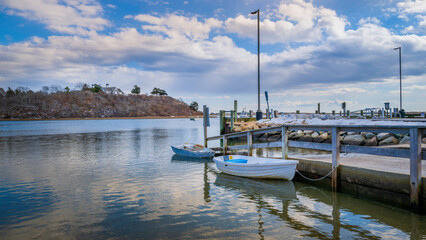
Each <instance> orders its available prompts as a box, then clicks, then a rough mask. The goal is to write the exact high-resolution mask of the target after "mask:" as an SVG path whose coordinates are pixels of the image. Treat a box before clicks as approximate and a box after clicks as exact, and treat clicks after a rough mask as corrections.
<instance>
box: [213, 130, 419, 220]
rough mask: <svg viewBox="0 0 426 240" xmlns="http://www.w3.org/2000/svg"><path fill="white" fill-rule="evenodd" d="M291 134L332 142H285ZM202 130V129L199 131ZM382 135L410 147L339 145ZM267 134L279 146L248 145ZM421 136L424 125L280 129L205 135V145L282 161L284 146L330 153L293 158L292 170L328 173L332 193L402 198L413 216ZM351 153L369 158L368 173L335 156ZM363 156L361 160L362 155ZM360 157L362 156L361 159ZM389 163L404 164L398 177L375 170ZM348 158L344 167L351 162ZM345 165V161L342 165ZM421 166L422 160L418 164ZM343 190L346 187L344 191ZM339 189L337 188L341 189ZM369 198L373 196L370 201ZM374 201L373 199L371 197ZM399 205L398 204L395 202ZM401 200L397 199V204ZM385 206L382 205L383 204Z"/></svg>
mask: <svg viewBox="0 0 426 240" xmlns="http://www.w3.org/2000/svg"><path fill="white" fill-rule="evenodd" d="M291 130H314V131H322V132H331V136H332V139H331V140H332V143H331V144H330V143H314V142H299V141H290V140H289V139H288V135H289V132H290V131H291ZM205 131H206V130H205ZM342 131H344V132H388V133H394V134H409V135H410V145H409V147H408V146H407V148H406V149H404V148H389V147H370V146H352V145H341V143H340V132H342ZM271 132H281V134H282V140H281V141H279V142H268V143H257V144H254V143H253V136H254V135H259V134H265V133H271ZM424 134H426V124H425V125H424V126H415V125H413V126H393V125H392V126H371V125H350V126H346V125H282V126H280V127H271V128H263V129H257V130H250V131H246V132H240V133H230V134H224V135H219V136H213V137H207V136H206V135H207V134H205V145H206V147H207V145H208V144H207V143H208V142H209V141H213V140H222V153H223V154H227V153H228V152H229V151H235V150H240V151H241V150H245V151H246V153H247V154H248V155H252V152H253V149H256V148H269V147H281V148H282V159H294V158H290V157H289V155H288V149H289V147H296V148H305V149H315V150H325V151H330V152H331V160H328V161H327V160H324V159H323V160H320V161H318V160H316V159H300V158H299V159H298V160H299V162H300V164H299V165H298V171H300V172H302V173H304V174H308V175H310V176H314V177H315V176H323V175H326V174H327V173H329V172H330V171H332V173H331V176H330V177H329V178H328V181H330V182H331V183H330V184H331V187H332V189H333V191H341V190H344V191H347V190H348V189H349V190H350V189H352V190H350V191H351V192H353V191H355V190H357V189H358V190H359V189H363V188H364V187H366V188H367V190H360V191H361V192H355V194H360V193H363V195H365V196H369V195H371V193H375V194H372V195H373V196H376V197H378V196H380V195H384V196H388V197H387V198H392V196H393V194H394V195H401V196H402V197H401V198H398V199H405V198H407V201H406V204H398V205H407V206H410V208H411V209H412V210H414V211H416V212H425V211H426V196H425V195H426V194H425V193H426V190H425V187H426V186H425V185H426V180H425V178H422V160H426V150H422V144H421V137H422V135H424ZM239 137H246V139H247V143H246V144H242V145H237V146H228V139H231V138H239ZM341 152H344V153H357V154H363V156H364V155H365V156H369V157H367V159H368V158H369V159H370V161H369V164H370V166H369V168H365V166H363V164H355V165H350V164H349V165H347V164H342V161H343V160H342V159H343V158H341V156H340V153H341ZM366 154H367V155H366ZM364 158H365V157H364ZM389 159H393V160H397V159H399V162H400V163H399V164H406V165H405V166H406V168H407V170H408V169H409V171H407V172H408V173H409V174H407V173H398V172H394V171H390V170H389V169H385V170H380V166H382V165H386V164H387V163H390V160H389ZM357 161H358V159H357V157H354V158H353V159H352V160H351V161H349V162H357ZM343 162H345V163H346V162H347V161H343ZM423 163H424V161H423ZM371 165H373V166H374V165H376V166H377V170H374V169H371ZM325 181H327V180H325ZM348 186H349V187H348ZM342 187H343V189H342ZM373 198H374V197H373ZM375 199H376V200H379V199H378V198H375ZM397 201H399V202H401V200H397ZM402 201H403V200H402ZM385 202H388V201H386V200H385Z"/></svg>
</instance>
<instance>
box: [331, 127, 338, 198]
mask: <svg viewBox="0 0 426 240" xmlns="http://www.w3.org/2000/svg"><path fill="white" fill-rule="evenodd" d="M331 145H332V147H331V148H332V149H331V150H332V153H331V154H332V158H331V166H332V168H333V169H334V171H333V172H332V173H331V188H332V190H333V191H335V192H337V191H339V177H340V176H339V165H340V128H338V127H334V128H333V129H332V131H331Z"/></svg>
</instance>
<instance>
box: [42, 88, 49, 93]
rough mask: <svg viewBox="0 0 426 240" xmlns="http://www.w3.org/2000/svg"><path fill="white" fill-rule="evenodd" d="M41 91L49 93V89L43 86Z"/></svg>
mask: <svg viewBox="0 0 426 240" xmlns="http://www.w3.org/2000/svg"><path fill="white" fill-rule="evenodd" d="M41 91H42V92H44V93H49V87H48V86H43V87H41Z"/></svg>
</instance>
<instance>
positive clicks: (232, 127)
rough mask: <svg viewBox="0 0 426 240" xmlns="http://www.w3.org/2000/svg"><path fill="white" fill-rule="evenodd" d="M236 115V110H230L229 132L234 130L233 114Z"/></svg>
mask: <svg viewBox="0 0 426 240" xmlns="http://www.w3.org/2000/svg"><path fill="white" fill-rule="evenodd" d="M234 115H235V116H236V115H237V114H236V112H235V111H234V110H231V131H230V133H233V132H234V121H235V116H234Z"/></svg>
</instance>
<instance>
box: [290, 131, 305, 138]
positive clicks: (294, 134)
mask: <svg viewBox="0 0 426 240" xmlns="http://www.w3.org/2000/svg"><path fill="white" fill-rule="evenodd" d="M303 135H304V134H303V131H302V130H298V131H297V132H292V133H290V134H289V136H288V138H289V139H299V138H301V137H303Z"/></svg>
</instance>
